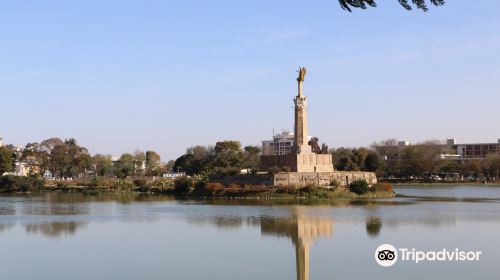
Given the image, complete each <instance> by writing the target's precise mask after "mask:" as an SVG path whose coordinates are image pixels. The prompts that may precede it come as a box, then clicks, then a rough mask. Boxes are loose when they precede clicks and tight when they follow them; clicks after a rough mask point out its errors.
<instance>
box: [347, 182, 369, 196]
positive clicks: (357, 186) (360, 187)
mask: <svg viewBox="0 0 500 280" xmlns="http://www.w3.org/2000/svg"><path fill="white" fill-rule="evenodd" d="M368 189H369V186H368V183H367V182H366V181H365V180H355V181H353V182H352V183H351V184H350V185H349V191H351V192H353V193H356V194H365V193H367V192H368Z"/></svg>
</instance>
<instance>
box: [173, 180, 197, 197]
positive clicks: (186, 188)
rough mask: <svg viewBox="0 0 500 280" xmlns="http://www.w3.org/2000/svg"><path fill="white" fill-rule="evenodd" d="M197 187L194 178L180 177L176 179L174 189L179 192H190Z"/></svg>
mask: <svg viewBox="0 0 500 280" xmlns="http://www.w3.org/2000/svg"><path fill="white" fill-rule="evenodd" d="M194 187H195V182H194V180H192V179H190V178H188V177H185V176H184V177H180V178H177V179H176V180H175V181H174V191H175V192H176V193H177V194H189V193H190V192H191V191H192V190H193V189H194Z"/></svg>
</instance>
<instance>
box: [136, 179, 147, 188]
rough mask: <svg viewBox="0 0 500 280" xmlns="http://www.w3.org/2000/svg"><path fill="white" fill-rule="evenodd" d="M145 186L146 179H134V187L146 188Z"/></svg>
mask: <svg viewBox="0 0 500 280" xmlns="http://www.w3.org/2000/svg"><path fill="white" fill-rule="evenodd" d="M146 184H147V181H146V179H142V178H141V179H135V180H134V185H135V186H136V187H145V186H146Z"/></svg>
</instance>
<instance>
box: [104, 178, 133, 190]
mask: <svg viewBox="0 0 500 280" xmlns="http://www.w3.org/2000/svg"><path fill="white" fill-rule="evenodd" d="M107 186H108V187H109V188H111V189H114V190H131V189H132V188H133V187H134V184H132V182H130V181H127V180H123V179H119V180H115V181H112V182H109V183H108V184H107Z"/></svg>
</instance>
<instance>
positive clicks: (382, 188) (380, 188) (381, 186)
mask: <svg viewBox="0 0 500 280" xmlns="http://www.w3.org/2000/svg"><path fill="white" fill-rule="evenodd" d="M370 191H372V192H393V189H392V185H391V184H390V183H377V184H375V185H373V187H371V189H370Z"/></svg>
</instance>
